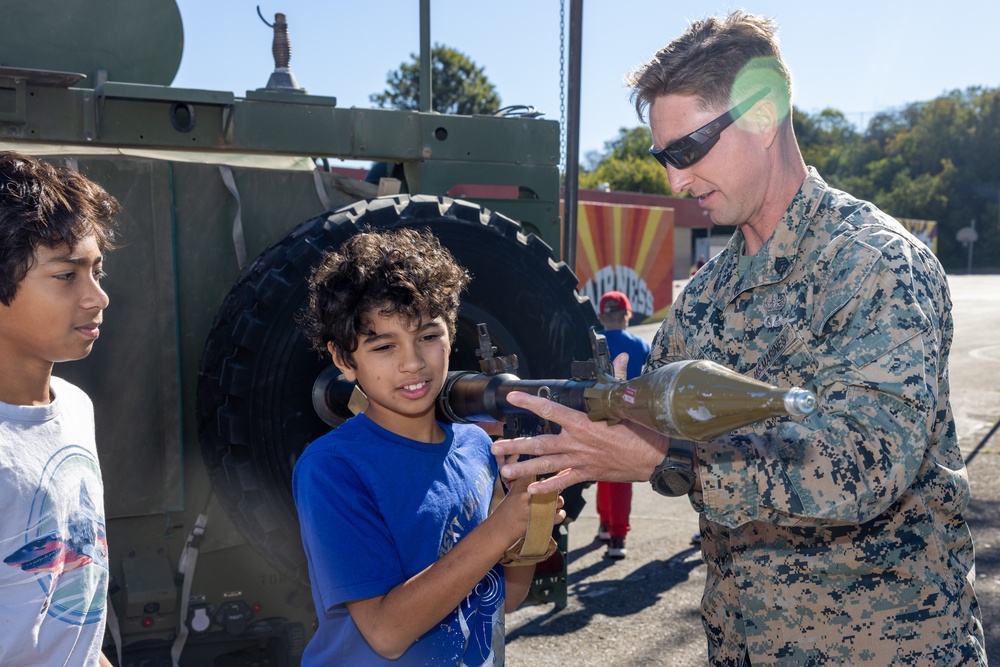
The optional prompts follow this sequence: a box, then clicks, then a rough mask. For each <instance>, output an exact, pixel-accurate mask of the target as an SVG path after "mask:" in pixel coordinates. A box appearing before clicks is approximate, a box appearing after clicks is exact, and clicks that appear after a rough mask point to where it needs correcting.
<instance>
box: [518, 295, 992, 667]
mask: <svg viewBox="0 0 1000 667" xmlns="http://www.w3.org/2000/svg"><path fill="white" fill-rule="evenodd" d="M949 283H950V285H951V289H952V297H953V301H954V318H955V342H954V345H953V347H952V354H951V365H950V368H951V390H952V407H953V409H954V411H955V416H956V421H957V426H958V433H959V438H960V442H961V445H962V451H963V453H964V454H965V458H966V463H967V469H968V473H969V478H970V481H971V484H972V501H971V503H970V506H969V510H968V512H967V520H968V522H969V524H970V526H971V528H972V531H973V539H974V543H975V546H976V567H977V574H976V591H977V595H978V597H979V602H980V605H981V607H982V614H983V624H984V627H985V631H986V648H987V653H988V656H989V658H990V660H991V661H992V662H994V663H995V664H1000V502H998V501H1000V333H998V332H1000V276H995V275H994V276H966V275H952V276H949ZM678 286H680V285H678ZM656 328H657V327H656V325H640V326H634V327H632V331H634V332H635V333H637V334H639V335H640V336H643V337H644V338H646V339H647V340H650V339H652V336H653V334H654V333H655V331H656ZM595 492H596V485H594V486H591V487H590V488H588V489H586V490H585V491H584V497H585V498H586V499H587V501H588V502H587V505H586V507H585V508H584V509H583V512H582V514H581V515H580V517H579V518H578V519H577V521H575V522H574V523H573V524H572V525H571V526H570V528H569V550H570V554H569V595H568V602H567V605H566V607H565V608H563V609H555V607H554V605H552V604H537V605H528V606H523V607H521V608H520V609H518V610H517V611H515V612H514V613H513V614H510V615H508V617H507V665H508V667H556V666H562V665H567V666H572V667H618V666H626V665H628V666H629V667H632V666H646V665H649V666H653V665H657V666H661V665H666V666H675V665H676V666H678V667H687V666H692V667H694V666H700V665H705V664H706V663H707V658H706V649H705V636H704V631H703V630H702V626H701V616H700V612H699V604H700V600H701V593H702V589H703V587H704V583H705V566H704V563H703V562H702V560H701V552H700V550H699V549H698V548H697V547H696V546H694V545H692V543H691V538H692V536H693V535H694V533H695V532H696V530H697V526H698V520H697V516H696V515H695V513H694V512H693V511H692V510H691V507H690V505H689V503H688V501H687V499H686V498H674V499H670V498H663V497H662V496H659V495H657V494H655V493H654V492H653V491H652V490H651V489H650V487H649V485H648V484H639V483H637V484H634V485H633V500H632V514H631V517H630V522H631V526H632V530H631V532H630V533H629V536H628V557H627V558H626V559H624V560H620V561H613V560H609V559H607V558H604V549H605V547H604V545H603V544H602V543H600V542H598V541H597V540H596V535H597V515H596V509H595V508H596V498H595Z"/></svg>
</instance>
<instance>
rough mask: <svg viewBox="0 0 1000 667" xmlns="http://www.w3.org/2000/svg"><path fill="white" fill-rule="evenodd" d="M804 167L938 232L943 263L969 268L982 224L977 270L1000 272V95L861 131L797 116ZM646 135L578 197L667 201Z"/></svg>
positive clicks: (830, 118)
mask: <svg viewBox="0 0 1000 667" xmlns="http://www.w3.org/2000/svg"><path fill="white" fill-rule="evenodd" d="M792 124H793V126H794V129H795V135H796V138H797V139H798V142H799V147H800V148H801V149H802V155H803V157H804V158H805V161H806V164H809V165H812V166H814V167H816V169H817V170H818V171H819V173H820V174H821V175H822V176H823V178H825V179H826V181H827V182H828V183H830V185H832V186H834V187H837V188H840V189H843V190H846V191H847V192H850V193H851V194H853V195H855V196H857V197H860V198H862V199H866V200H868V201H871V202H873V203H874V204H875V205H876V206H878V207H879V208H881V209H882V210H884V211H885V212H886V213H889V214H890V215H893V216H895V217H899V218H917V219H922V220H936V221H937V222H938V256H939V257H940V259H941V262H942V263H943V264H944V265H945V267H946V268H947V269H949V270H961V271H964V270H965V268H966V262H967V257H968V249H967V248H966V247H965V246H963V245H962V244H961V243H959V242H958V241H957V239H956V235H957V234H958V230H959V229H961V228H963V227H967V226H969V224H970V222H971V221H972V220H976V231H977V232H978V234H979V239H978V240H977V241H976V245H975V249H974V262H975V264H974V267H973V268H974V270H993V271H997V270H1000V89H992V88H980V87H973V88H968V89H966V90H964V91H961V90H955V91H952V92H950V93H947V94H945V95H942V96H940V97H938V98H936V99H933V100H930V101H929V102H915V103H912V104H908V105H906V106H904V107H902V108H900V109H896V110H893V111H887V112H883V113H879V114H876V115H875V116H874V117H873V118H872V119H871V121H870V122H869V123H868V127H867V128H864V129H863V130H861V131H859V130H858V129H857V128H855V126H854V125H853V124H852V123H850V122H849V121H848V120H847V118H846V117H845V116H844V114H843V113H841V112H840V111H837V110H835V109H824V110H822V111H820V112H819V113H817V114H807V113H803V112H802V111H800V110H798V109H793V110H792ZM649 136H650V135H649V130H648V128H646V127H637V128H632V129H626V128H622V129H620V130H619V132H618V136H617V137H616V138H615V139H613V140H611V141H609V142H607V143H606V144H605V145H604V151H603V152H602V153H601V154H599V155H597V156H594V157H592V158H591V163H592V164H591V168H590V169H587V170H582V171H581V174H580V186H581V187H591V188H592V187H596V186H597V184H599V183H603V182H607V183H608V184H609V185H610V186H611V189H612V190H622V191H632V192H657V193H664V194H669V193H670V189H669V185H668V183H667V178H666V172H665V171H664V169H663V168H662V167H660V166H659V165H658V164H657V163H656V161H655V160H652V159H650V158H649V156H648V154H647V149H648V148H649V145H650V138H649Z"/></svg>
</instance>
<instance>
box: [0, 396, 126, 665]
mask: <svg viewBox="0 0 1000 667" xmlns="http://www.w3.org/2000/svg"><path fill="white" fill-rule="evenodd" d="M52 393H53V396H54V399H53V401H52V402H51V403H50V404H48V405H40V406H24V405H9V404H7V403H0V508H2V509H0V557H2V558H3V564H2V565H0V665H3V667H20V666H21V665H32V666H33V667H34V666H36V665H45V666H58V667H63V666H72V667H80V666H81V665H82V666H86V667H90V666H91V665H97V663H98V656H99V653H100V650H101V643H102V641H103V639H104V623H105V605H106V604H107V591H108V543H107V538H106V535H105V524H104V484H103V482H102V480H101V469H100V466H99V464H98V461H97V449H96V446H95V444H94V408H93V405H92V404H91V402H90V399H89V398H88V397H87V395H86V394H85V393H84V392H83V391H81V390H80V389H78V388H77V387H75V386H73V385H71V384H69V383H68V382H65V381H63V380H60V379H59V378H52Z"/></svg>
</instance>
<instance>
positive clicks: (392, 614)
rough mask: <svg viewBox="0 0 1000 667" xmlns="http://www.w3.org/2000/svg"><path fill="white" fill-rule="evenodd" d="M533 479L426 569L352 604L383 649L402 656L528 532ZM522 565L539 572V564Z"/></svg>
mask: <svg viewBox="0 0 1000 667" xmlns="http://www.w3.org/2000/svg"><path fill="white" fill-rule="evenodd" d="M529 482H530V479H524V480H516V481H514V482H512V483H511V487H510V490H509V492H508V493H507V495H506V496H505V497H504V500H503V502H501V503H500V505H499V506H498V507H497V509H496V511H495V512H493V514H491V515H490V516H488V517H487V518H486V520H485V521H483V523H481V524H479V525H478V526H477V527H476V528H474V529H473V530H472V531H470V532H469V534H468V535H466V536H465V537H464V538H462V540H461V541H459V542H458V544H456V545H455V546H454V547H453V548H452V549H451V551H449V552H448V553H446V554H445V555H444V556H442V557H441V558H440V559H439V560H437V561H436V562H434V563H433V564H431V565H430V566H428V567H427V568H425V569H424V570H423V571H421V572H419V573H418V574H416V575H414V576H413V577H410V579H408V580H407V581H404V582H403V583H401V584H399V585H398V586H396V587H395V588H393V589H392V590H391V591H389V592H388V593H386V594H385V595H380V596H376V597H371V598H366V599H364V600H354V601H352V602H348V603H347V609H348V611H349V612H350V614H351V618H353V619H354V624H355V625H357V626H358V630H360V631H361V634H362V635H364V638H365V640H367V641H368V643H369V644H370V645H371V647H372V648H373V649H374V650H375V651H376V652H377V653H379V654H380V655H382V656H384V657H386V658H388V659H390V660H394V659H396V658H398V657H399V656H401V655H402V654H403V653H404V652H405V651H406V649H408V648H409V647H410V645H411V644H412V643H413V642H414V641H416V640H417V639H418V638H419V637H420V636H421V635H423V634H424V633H425V632H427V631H428V630H430V629H431V628H432V627H434V626H435V625H437V624H438V623H440V622H441V619H443V618H445V617H446V616H447V615H448V614H450V613H451V612H452V611H453V610H454V609H455V607H457V606H458V605H459V604H460V603H461V602H462V600H463V599H465V598H466V596H468V595H469V591H471V590H472V589H473V588H475V587H476V585H477V584H478V583H479V582H480V581H481V580H482V578H483V576H484V575H485V574H486V573H487V572H488V571H489V570H490V568H492V567H493V566H494V565H496V563H497V561H499V560H500V557H501V556H502V555H503V552H504V551H505V550H506V549H507V548H508V547H510V545H512V544H514V542H516V541H517V540H518V538H520V537H521V536H522V535H524V531H525V530H526V529H527V525H528V512H529V501H530V496H529V495H528V494H527V492H526V489H527V485H528V483H529ZM517 569H522V570H528V571H533V569H534V568H531V567H522V568H517ZM505 579H506V577H505ZM525 593H527V590H525ZM518 602H520V600H519V601H518Z"/></svg>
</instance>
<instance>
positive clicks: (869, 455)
mask: <svg viewBox="0 0 1000 667" xmlns="http://www.w3.org/2000/svg"><path fill="white" fill-rule="evenodd" d="M742 250H743V236H742V234H741V233H740V232H739V231H737V233H736V234H734V236H733V238H732V240H731V241H730V243H729V245H728V246H727V247H726V249H725V250H724V251H723V252H722V253H720V254H719V255H718V256H717V257H715V258H713V259H712V260H711V261H710V262H709V263H708V265H707V266H706V267H704V268H703V269H702V270H701V271H700V272H699V273H698V274H697V275H696V276H695V277H694V278H692V280H691V281H690V283H689V284H688V286H687V288H686V289H685V290H684V292H683V293H682V294H681V295H680V297H679V299H678V301H677V303H676V304H675V305H674V307H673V308H671V310H670V312H669V313H668V315H667V318H666V320H665V321H664V323H663V326H662V327H661V328H660V330H659V332H658V333H657V335H656V337H655V338H654V340H653V345H652V353H651V354H650V357H649V362H648V364H647V370H651V369H654V368H657V367H659V366H662V365H664V364H667V363H669V362H672V361H677V360H680V359H711V360H713V361H715V362H718V363H720V364H723V365H724V366H727V367H729V368H731V369H734V370H736V371H737V372H740V373H744V374H746V375H749V376H752V377H756V378H758V379H760V380H763V381H765V382H768V383H771V384H774V385H778V386H782V387H792V386H799V387H804V388H806V389H811V390H812V391H814V392H815V393H816V395H817V397H818V399H819V409H818V410H817V412H816V413H814V414H813V415H811V416H809V417H807V418H803V419H799V420H793V419H778V418H774V419H769V420H767V421H765V422H761V423H759V424H757V425H755V426H752V427H747V428H743V429H740V430H737V431H735V432H733V433H732V434H730V435H728V436H726V437H724V438H721V439H719V440H716V441H713V442H709V443H699V445H698V447H697V459H698V463H697V465H698V470H699V476H700V480H701V492H700V493H694V494H692V496H691V500H692V504H693V505H694V506H695V509H697V510H698V511H700V512H701V514H702V516H701V530H702V538H703V539H702V552H703V556H704V558H705V561H706V564H707V566H708V573H707V581H706V585H705V595H704V597H703V600H702V612H703V620H704V624H705V628H706V631H707V633H708V640H709V658H710V661H711V662H712V663H713V664H716V665H733V666H736V665H741V664H742V659H743V656H744V653H746V652H748V653H749V655H750V658H751V661H752V662H753V664H754V665H772V664H774V665H795V666H796V667H799V666H801V665H825V664H844V665H859V664H877V665H879V666H880V667H884V666H885V665H897V664H898V665H978V664H984V665H985V664H986V657H985V651H984V648H983V631H982V624H981V620H980V612H979V606H978V603H977V601H976V597H975V594H974V592H973V587H972V579H973V576H974V575H973V574H972V572H973V549H972V539H971V536H970V533H969V528H968V526H967V524H966V523H965V520H964V519H963V517H962V513H963V511H964V510H965V508H966V505H967V504H968V500H969V483H968V478H967V476H966V471H965V465H964V462H963V460H962V455H961V452H960V451H959V448H958V442H957V436H956V432H955V422H954V418H953V416H952V410H951V405H950V403H949V388H948V363H947V362H948V352H949V348H950V347H951V341H952V335H953V326H952V318H951V298H950V294H949V291H948V284H947V281H946V278H945V275H944V272H943V270H942V268H941V265H940V264H939V263H938V261H937V258H936V257H934V255H933V254H932V253H931V252H930V250H929V249H928V248H927V247H926V246H924V245H923V244H922V243H920V242H919V241H917V240H916V239H915V238H914V237H913V236H911V235H910V234H909V233H908V232H906V230H904V229H903V227H902V226H901V225H900V224H899V223H898V222H896V221H895V220H893V219H892V218H890V217H889V216H887V215H885V214H884V213H882V212H881V211H879V210H878V209H877V208H875V207H874V206H873V205H872V204H870V203H868V202H864V201H860V200H857V199H855V198H853V197H851V196H850V195H847V194H846V193H843V192H840V191H838V190H834V189H832V188H830V187H829V186H827V184H826V183H825V182H824V181H823V180H822V178H820V176H819V174H817V173H816V171H815V170H813V169H810V170H809V174H808V176H807V178H806V180H805V182H804V183H803V184H802V187H801V188H800V190H799V192H798V193H797V194H796V196H795V198H794V199H793V201H792V203H791V205H790V206H789V207H788V210H787V211H786V212H785V215H784V217H783V218H782V220H781V222H780V223H779V225H778V228H777V230H776V231H775V233H774V234H773V235H772V237H771V238H770V239H769V240H768V242H767V243H766V244H765V245H764V247H763V248H762V249H761V250H760V251H759V252H757V253H756V254H755V255H754V256H753V257H752V259H751V262H750V265H749V267H748V268H747V269H746V271H745V272H744V274H742V275H741V274H740V272H739V270H738V265H739V259H740V255H741V254H742Z"/></svg>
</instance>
